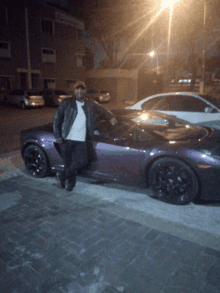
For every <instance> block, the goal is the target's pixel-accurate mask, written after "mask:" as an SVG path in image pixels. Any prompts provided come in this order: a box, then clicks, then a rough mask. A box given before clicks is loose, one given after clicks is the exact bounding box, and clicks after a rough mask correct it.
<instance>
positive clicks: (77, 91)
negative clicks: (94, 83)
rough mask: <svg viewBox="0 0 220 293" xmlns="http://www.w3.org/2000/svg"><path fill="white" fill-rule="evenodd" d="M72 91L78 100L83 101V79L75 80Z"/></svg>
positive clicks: (84, 90) (84, 92) (84, 93)
mask: <svg viewBox="0 0 220 293" xmlns="http://www.w3.org/2000/svg"><path fill="white" fill-rule="evenodd" d="M73 92H74V95H75V97H76V99H77V100H78V101H79V102H83V101H84V100H85V96H86V84H85V83H84V82H83V81H76V82H75V83H74V85H73Z"/></svg>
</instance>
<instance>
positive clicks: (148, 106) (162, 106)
mask: <svg viewBox="0 0 220 293" xmlns="http://www.w3.org/2000/svg"><path fill="white" fill-rule="evenodd" d="M141 108H142V110H148V111H150V110H164V111H168V110H169V109H168V106H167V104H166V98H165V97H164V96H161V97H156V98H152V99H150V100H148V101H146V102H144V103H143V104H142V105H141Z"/></svg>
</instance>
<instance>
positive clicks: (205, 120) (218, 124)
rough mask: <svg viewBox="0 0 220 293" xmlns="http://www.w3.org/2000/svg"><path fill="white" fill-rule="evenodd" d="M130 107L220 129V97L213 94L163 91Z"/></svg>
mask: <svg viewBox="0 0 220 293" xmlns="http://www.w3.org/2000/svg"><path fill="white" fill-rule="evenodd" d="M127 109H128V108H127ZM129 109H137V110H146V111H150V110H156V111H159V112H162V113H165V114H168V115H174V116H176V117H178V118H181V119H183V120H186V121H189V122H191V123H194V124H199V125H203V126H208V127H212V128H216V129H220V98H216V97H213V96H211V95H206V94H199V93H193V92H170V93H162V94H157V95H153V96H149V97H147V98H145V99H142V100H141V101H139V102H137V103H136V104H134V105H133V106H131V107H129Z"/></svg>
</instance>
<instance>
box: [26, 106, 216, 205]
mask: <svg viewBox="0 0 220 293" xmlns="http://www.w3.org/2000/svg"><path fill="white" fill-rule="evenodd" d="M113 112H114V113H115V115H116V117H117V120H118V123H117V125H116V126H112V125H111V124H110V123H109V122H108V121H105V120H103V119H102V117H100V118H99V120H98V121H97V122H98V123H95V126H94V136H93V141H92V142H90V143H89V144H88V146H89V155H90V156H89V157H90V161H89V163H88V164H87V166H85V167H84V168H83V169H82V170H81V171H80V172H79V173H81V174H84V175H86V176H92V177H95V178H98V179H101V180H109V181H114V182H120V183H124V184H134V185H138V186H139V187H143V188H151V190H152V191H153V193H152V194H153V196H154V197H155V198H157V199H160V200H162V201H165V202H169V203H172V204H188V203H190V202H191V201H193V200H194V199H195V198H201V199H206V200H219V199H220V180H219V178H220V131H219V130H214V129H212V128H208V127H201V126H196V125H193V124H190V123H187V122H185V121H183V120H181V119H178V118H176V117H174V116H169V115H165V114H162V113H159V112H154V111H149V112H145V111H139V110H116V111H113ZM20 143H21V153H22V157H23V159H24V162H25V166H26V169H27V171H28V173H29V174H30V175H31V176H34V177H37V178H40V177H45V176H48V175H49V174H50V173H54V172H56V171H57V170H62V169H63V161H62V159H61V157H60V155H59V153H58V152H57V150H56V148H55V138H54V136H53V132H52V124H47V125H44V126H40V127H35V128H32V129H29V130H25V131H22V132H21V133H20Z"/></svg>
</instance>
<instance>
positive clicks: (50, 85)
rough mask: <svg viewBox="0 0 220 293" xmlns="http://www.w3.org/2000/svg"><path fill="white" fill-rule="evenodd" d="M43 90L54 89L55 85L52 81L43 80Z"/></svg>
mask: <svg viewBox="0 0 220 293" xmlns="http://www.w3.org/2000/svg"><path fill="white" fill-rule="evenodd" d="M44 88H45V89H53V90H55V89H56V83H55V80H54V79H50V78H48V79H44Z"/></svg>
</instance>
